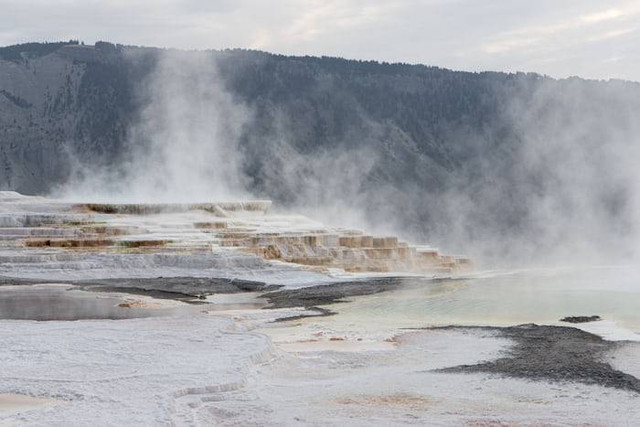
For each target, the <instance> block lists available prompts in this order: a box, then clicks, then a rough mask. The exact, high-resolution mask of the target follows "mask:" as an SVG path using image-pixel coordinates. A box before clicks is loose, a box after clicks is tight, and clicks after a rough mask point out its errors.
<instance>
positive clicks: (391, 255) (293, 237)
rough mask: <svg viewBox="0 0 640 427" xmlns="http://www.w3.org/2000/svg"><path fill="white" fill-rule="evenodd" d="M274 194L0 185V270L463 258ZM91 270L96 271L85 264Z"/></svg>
mask: <svg viewBox="0 0 640 427" xmlns="http://www.w3.org/2000/svg"><path fill="white" fill-rule="evenodd" d="M270 207H271V202H269V201H250V202H227V203H198V204H91V203H68V202H59V201H55V200H48V199H44V198H40V197H28V196H22V195H20V194H18V193H15V192H9V191H6V192H0V275H2V276H5V277H7V276H8V277H25V275H26V277H30V276H33V275H35V276H36V277H47V272H52V273H55V274H54V276H56V274H59V273H61V272H62V273H63V276H64V274H66V273H68V272H69V271H73V270H75V271H77V272H78V273H79V274H82V275H83V277H84V278H101V277H112V276H113V275H114V274H115V275H116V276H117V275H122V276H123V277H139V276H150V275H151V276H152V275H154V274H155V275H163V276H165V277H172V276H173V277H176V276H182V275H185V274H184V271H183V272H181V273H180V272H178V271H176V269H185V268H186V269H190V272H189V273H188V274H186V275H189V276H195V277H197V276H199V277H212V276H226V277H230V276H235V275H237V274H239V272H244V273H248V272H251V274H255V272H256V271H277V270H287V269H289V270H290V269H291V268H294V269H296V270H303V271H307V272H312V273H320V274H322V275H326V274H331V273H417V274H425V275H433V276H452V275H456V274H459V273H461V272H464V271H466V270H468V269H469V268H470V267H471V263H470V261H469V259H467V258H464V257H454V256H451V255H443V254H440V253H439V252H438V250H437V249H434V248H431V247H427V246H412V245H409V244H408V243H407V242H403V241H399V240H398V238H397V237H391V236H372V235H368V234H366V233H364V232H362V231H360V230H351V229H342V228H332V227H326V226H323V225H321V224H319V223H317V222H314V221H312V220H310V219H309V218H306V217H302V216H296V215H279V214H271V213H269V208H270ZM91 271H94V272H95V273H96V274H91V273H90V272H91Z"/></svg>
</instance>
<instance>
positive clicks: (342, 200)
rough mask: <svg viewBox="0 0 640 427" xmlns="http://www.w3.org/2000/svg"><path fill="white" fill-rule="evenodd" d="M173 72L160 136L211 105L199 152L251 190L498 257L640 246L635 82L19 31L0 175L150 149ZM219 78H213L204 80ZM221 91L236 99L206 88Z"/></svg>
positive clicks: (3, 179)
mask: <svg viewBox="0 0 640 427" xmlns="http://www.w3.org/2000/svg"><path fill="white" fill-rule="evenodd" d="M167 55H168V56H169V60H167V59H166V57H167ZM171 58H173V59H171ZM190 58H194V59H195V60H193V61H192V60H191V59H190ZM203 58H205V59H204V60H203ZM167 61H172V62H171V65H170V67H169V66H168V65H167ZM203 61H204V63H205V65H203ZM209 61H210V62H209ZM211 64H213V66H211V67H210V65H211ZM160 65H161V66H162V67H163V68H162V70H163V71H162V73H161V74H158V68H159V66H160ZM185 70H186V71H185ZM201 74H207V75H209V74H211V75H213V76H214V77H212V78H214V80H215V83H209V80H206V81H204V82H203V81H200V80H199V79H200V77H199V75H201ZM167 76H169V78H171V79H174V78H175V76H178V78H180V79H182V80H180V84H179V85H178V88H179V90H178V91H177V94H176V93H172V94H170V95H169V96H167V97H166V98H161V99H162V100H164V101H162V102H168V103H170V104H171V103H172V102H174V101H175V98H176V97H178V98H179V101H180V103H179V104H176V105H175V107H176V108H177V107H178V106H182V107H183V108H182V109H181V110H180V111H183V112H184V111H186V115H185V117H184V119H182V118H181V119H180V120H176V123H173V124H172V127H171V129H169V128H167V129H169V130H170V131H167V129H165V131H163V133H162V135H160V138H165V139H167V138H168V139H171V140H172V141H174V142H173V143H175V144H176V145H179V144H181V143H182V142H183V141H180V139H181V135H182V137H185V138H187V139H188V138H189V135H193V132H194V130H193V127H194V126H197V125H198V123H200V122H197V123H196V122H193V123H191V122H190V118H189V117H190V116H193V115H204V117H205V121H206V117H207V114H213V115H215V116H216V117H215V120H214V121H215V122H216V127H215V132H214V133H215V135H212V136H211V138H217V139H218V142H216V144H218V145H216V146H215V147H216V149H215V150H206V151H204V152H203V153H202V155H200V156H199V157H201V158H203V157H204V158H205V159H204V160H207V158H208V157H211V164H212V165H216V167H218V169H219V168H220V167H223V166H224V163H225V162H224V159H223V160H222V161H221V160H220V159H213V157H216V156H217V157H225V156H230V157H231V156H232V157H234V159H235V160H236V161H237V169H239V170H238V174H239V177H240V178H239V181H240V182H241V184H242V187H243V188H244V189H246V190H247V191H248V192H249V193H251V194H252V195H253V196H255V197H264V198H272V199H274V200H275V201H276V202H279V203H280V205H281V206H294V207H296V208H299V209H301V210H303V211H305V212H307V213H310V214H312V215H313V214H314V213H315V214H316V215H317V216H320V217H322V219H325V220H330V221H333V222H336V223H339V222H340V220H343V221H344V222H345V223H357V222H363V221H366V222H367V224H368V225H369V226H372V227H376V228H379V229H381V230H384V229H389V230H391V229H394V230H396V231H398V230H400V233H401V234H403V235H405V236H408V237H410V238H412V239H413V240H425V239H426V240H428V241H432V242H436V243H439V244H440V245H442V246H445V247H448V249H454V250H462V251H466V252H469V250H468V248H470V247H473V248H476V252H478V253H482V254H484V255H485V256H487V257H490V256H491V255H496V256H503V255H504V254H505V253H510V252H511V253H512V252H514V248H517V250H518V251H519V254H520V255H521V256H522V257H530V256H539V255H541V254H542V255H544V254H550V255H549V256H554V257H557V256H563V255H565V254H556V253H554V252H553V249H554V248H555V244H556V243H557V242H559V241H562V240H565V241H566V240H568V239H571V240H572V242H575V245H572V246H571V248H572V251H573V250H575V251H578V252H580V253H585V254H588V253H591V250H590V249H591V248H592V246H594V245H609V246H610V247H611V248H612V249H611V252H612V253H615V254H616V256H618V255H624V254H626V253H627V252H629V250H630V249H629V245H628V244H627V243H628V242H627V240H628V239H629V237H630V236H632V235H635V234H634V233H635V228H634V224H635V215H636V213H637V203H636V200H637V196H638V194H637V193H638V191H637V189H638V185H637V184H635V182H637V180H636V178H638V177H639V176H640V174H638V173H637V172H636V171H635V170H636V168H635V166H636V165H635V160H633V159H635V158H636V157H635V155H636V154H638V148H637V145H638V135H639V133H638V127H639V126H638V122H639V120H638V118H639V116H638V112H639V111H640V108H639V107H640V85H639V84H637V83H633V82H620V81H609V82H598V81H587V80H582V79H579V78H572V79H565V80H554V79H551V78H548V77H543V76H540V75H537V74H533V73H529V74H525V73H518V74H505V73H495V72H485V73H469V72H458V71H451V70H446V69H441V68H437V67H429V66H422V65H407V64H386V63H378V62H374V61H353V60H345V59H339V58H325V57H323V58H317V57H290V56H280V55H273V54H269V53H264V52H258V51H246V50H226V51H209V52H204V53H203V52H175V51H166V50H160V49H155V48H142V47H124V46H115V45H112V44H110V43H97V44H96V45H95V46H85V45H82V44H80V43H78V42H70V43H49V44H38V43H31V44H25V45H18V46H10V47H5V48H0V188H1V189H13V190H16V191H20V192H24V193H29V194H39V193H46V192H48V191H50V190H52V189H55V188H58V187H59V186H60V185H63V184H64V183H65V182H68V181H69V180H70V179H71V178H73V179H74V180H77V179H78V169H82V171H83V172H82V174H84V175H86V174H87V170H90V171H91V170H95V171H105V170H107V171H114V170H118V169H119V168H120V166H121V165H123V164H128V165H129V167H131V164H130V163H131V158H132V154H131V153H138V154H136V155H139V153H140V152H141V147H144V146H145V144H147V150H148V152H149V156H153V152H154V151H157V147H156V146H154V145H153V144H154V142H153V139H154V138H156V137H157V136H158V135H157V134H156V133H155V131H154V130H153V129H152V128H153V126H152V124H153V123H156V122H154V121H153V120H150V119H149V117H150V116H151V115H152V113H153V114H156V113H154V112H157V111H163V113H162V114H166V113H167V112H166V111H164V110H162V108H163V107H162V106H160V107H159V106H158V98H157V97H156V95H155V93H156V92H157V91H160V90H164V89H163V88H165V87H166V86H171V84H173V83H171V82H169V83H167V82H166V81H165V80H163V78H165V77H167ZM214 80H211V82H213V81H214ZM191 82H193V85H191ZM210 85H220V88H219V90H218V91H217V92H215V93H213V92H212V94H204V95H203V92H207V90H208V89H207V88H208V87H209V86H210ZM191 90H193V92H191ZM216 94H217V95H216ZM221 94H222V95H221ZM214 95H215V96H216V97H218V98H219V97H220V96H224V97H226V98H225V102H224V103H221V102H219V100H217V98H216V100H213V101H212V102H214V107H215V108H210V106H203V105H202V104H207V103H208V102H209V101H210V100H211V99H212V98H211V97H214ZM185 109H186V110H185ZM238 111H240V112H241V113H239V112H238ZM163 117H164V116H163ZM232 117H233V119H232ZM239 117H241V118H239ZM201 118H202V117H201ZM181 120H182V121H183V122H184V124H185V129H179V131H176V126H177V127H180V121H181ZM164 122H166V120H159V124H158V126H156V127H162V126H167V125H166V123H164ZM141 123H143V124H144V125H143V126H141ZM232 125H233V126H232ZM227 126H228V127H229V129H227V128H226V127H227ZM150 129H151V130H150ZM206 129H208V128H206ZM207 132H208V130H207ZM207 132H204V134H205V135H204V136H203V135H202V133H200V134H198V138H200V139H202V138H204V139H205V140H206V134H207ZM167 135H169V137H170V138H169V137H167ZM221 135H223V136H221ZM227 137H228V138H229V142H228V144H227V145H229V147H232V151H233V153H231V152H230V151H229V152H226V151H224V150H225V149H226V148H224V147H223V145H224V144H226V141H227ZM231 139H233V141H231ZM220 140H222V142H220ZM185 143H187V142H185ZM187 144H188V143H187ZM220 144H222V145H220ZM192 148H193V147H191V148H190V149H192ZM142 151H144V150H142ZM169 157H170V156H169ZM166 160H167V159H165V161H166ZM220 165H223V166H220ZM154 167H160V168H161V167H162V162H160V163H155V164H154ZM138 169H139V167H138ZM225 173H227V174H228V172H225ZM123 176H127V175H126V174H125V175H123ZM347 225H350V224H347ZM496 236H499V239H496ZM496 240H499V241H500V243H496ZM487 242H492V243H487ZM551 254H553V255H551Z"/></svg>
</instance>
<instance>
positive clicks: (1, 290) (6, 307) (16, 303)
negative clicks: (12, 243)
mask: <svg viewBox="0 0 640 427" xmlns="http://www.w3.org/2000/svg"><path fill="white" fill-rule="evenodd" d="M148 300H150V299H147V300H132V299H129V298H127V297H126V296H124V295H121V294H101V293H94V292H85V291H81V290H77V289H73V288H71V287H69V286H62V285H44V286H37V285H36V286H7V287H0V319H14V320H39V321H46V320H84V319H114V320H116V319H130V318H138V317H152V316H162V315H170V314H174V313H176V312H177V311H178V310H180V309H179V308H178V307H171V306H166V307H163V306H161V305H160V304H161V303H158V305H156V306H153V305H151V306H150V305H149V304H147V306H146V307H145V301H148Z"/></svg>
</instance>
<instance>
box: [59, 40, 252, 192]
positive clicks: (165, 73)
mask: <svg viewBox="0 0 640 427" xmlns="http://www.w3.org/2000/svg"><path fill="white" fill-rule="evenodd" d="M138 96H139V97H140V99H141V104H142V105H143V108H142V111H141V112H140V116H139V117H138V119H137V120H136V121H135V122H134V125H133V126H132V128H131V129H130V140H129V144H128V145H129V151H128V155H127V157H126V160H125V162H124V164H122V165H109V167H108V168H106V169H105V170H102V171H97V172H96V171H95V170H87V169H86V166H85V165H77V171H76V177H77V178H76V179H75V180H73V181H72V182H71V183H70V184H67V185H66V186H65V188H64V189H63V191H62V194H63V196H64V197H66V198H80V197H81V198H83V199H95V198H97V199H102V200H104V199H109V200H119V201H137V202H151V201H153V202H194V201H211V200H237V199H242V198H245V197H246V192H245V190H244V188H245V177H244V176H243V174H242V172H241V171H242V167H241V163H240V162H241V156H240V152H239V149H238V141H239V138H240V135H241V131H242V127H243V125H244V124H245V123H246V121H247V120H248V118H249V111H248V109H246V108H245V107H244V106H243V105H241V104H239V103H238V102H236V101H235V100H234V99H233V97H232V96H231V95H230V94H229V93H228V92H227V91H225V90H224V87H223V85H222V84H221V82H220V80H219V78H218V77H217V72H216V67H215V63H214V58H213V57H212V56H211V55H209V54H206V53H202V52H181V51H167V52H163V54H162V55H160V59H159V61H158V63H157V65H156V67H155V69H154V71H153V72H152V74H151V75H150V76H149V77H148V78H147V79H146V80H145V81H143V82H140V86H139V88H138Z"/></svg>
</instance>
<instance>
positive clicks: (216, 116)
mask: <svg viewBox="0 0 640 427" xmlns="http://www.w3.org/2000/svg"><path fill="white" fill-rule="evenodd" d="M629 85H632V83H624V84H623V83H616V82H609V83H604V82H600V83H599V82H585V81H583V80H579V79H575V80H568V81H556V80H552V79H541V80H540V81H538V82H536V83H535V84H533V85H529V86H527V85H524V84H523V87H522V88H520V90H519V91H516V92H515V93H516V95H513V96H512V98H511V99H509V101H508V102H507V103H506V104H505V105H502V108H501V110H500V112H499V115H500V116H499V117H498V118H497V120H496V123H497V122H501V123H502V126H503V127H504V129H507V130H508V132H511V133H512V135H511V138H510V139H509V144H507V145H505V146H497V145H495V144H492V142H493V140H492V138H494V137H495V135H497V134H499V133H500V132H501V131H502V130H501V129H502V128H500V129H495V128H494V129H488V130H487V131H486V132H485V133H483V134H481V135H479V134H472V133H469V134H468V135H466V136H465V138H467V140H468V145H467V147H471V148H468V149H469V150H470V152H469V153H467V156H468V157H469V159H470V160H468V161H467V163H465V164H462V165H461V166H460V167H459V169H458V170H453V171H450V173H449V175H448V176H447V182H442V183H440V182H438V183H436V184H437V185H433V186H421V185H418V184H416V185H412V184H411V183H407V184H406V185H404V184H403V186H402V187H401V188H399V187H397V186H394V185H393V184H392V183H391V182H390V181H389V180H385V179H384V173H386V171H387V170H388V166H389V165H390V164H393V161H399V160H398V159H394V158H393V156H394V147H393V146H385V144H388V141H387V140H386V139H385V138H387V137H388V135H389V132H390V131H389V129H388V126H387V124H385V123H378V122H376V121H375V120H372V119H371V118H370V117H368V116H367V115H366V114H365V113H364V112H362V111H356V115H357V116H358V119H357V122H358V123H357V125H356V123H354V125H353V126H352V129H351V130H350V131H349V132H347V136H346V137H345V138H348V139H350V140H356V141H357V143H356V144H351V145H349V146H347V145H345V144H335V145H332V146H329V147H323V148H322V149H316V150H314V151H312V152H311V154H310V153H305V152H303V151H301V150H300V149H299V148H296V144H295V142H296V141H295V138H297V136H296V133H295V132H293V130H294V129H295V126H296V123H295V121H293V120H292V119H291V118H290V117H287V116H286V114H285V113H284V112H283V111H279V110H278V109H277V108H275V109H274V110H273V111H271V112H270V113H271V114H272V119H273V120H272V128H271V130H270V131H269V132H265V133H264V134H261V133H260V131H259V128H258V127H251V125H252V124H253V120H254V111H253V107H252V106H251V105H249V104H245V103H243V102H240V101H238V100H237V99H236V98H234V96H232V95H231V94H230V93H229V91H227V90H225V85H224V82H223V81H222V79H220V78H219V76H218V72H217V71H216V64H215V56H213V55H211V54H208V53H197V52H174V51H169V52H165V53H164V54H163V55H162V57H161V58H160V60H159V61H158V64H157V67H156V69H155V70H154V72H153V73H152V74H151V76H150V77H149V78H148V80H147V81H145V82H142V83H141V86H140V97H141V99H142V104H143V105H144V108H143V109H142V110H141V112H140V116H139V118H138V120H137V121H136V122H135V124H134V126H133V127H132V129H131V131H130V141H129V146H130V150H129V152H128V159H127V161H126V162H124V164H123V165H120V166H117V167H116V168H115V169H114V166H113V165H111V166H110V168H108V169H105V170H103V171H101V172H97V171H95V170H91V171H87V170H86V169H84V168H83V166H82V165H78V170H77V173H76V177H77V179H75V180H73V181H72V182H70V183H69V184H68V185H67V186H66V187H65V188H64V189H63V191H62V194H63V195H64V196H65V197H67V198H80V197H82V198H85V199H87V198H96V197H98V198H102V199H104V198H110V199H117V200H131V201H165V202H179V201H197V200H200V201H201V200H221V199H225V200H228V199H242V198H250V197H269V198H275V199H276V200H277V201H279V202H281V203H280V204H281V205H284V206H289V207H290V208H292V209H295V210H296V211H297V212H302V213H306V214H308V215H310V216H312V217H314V218H317V219H320V220H323V221H325V222H329V223H331V224H335V225H343V226H355V227H358V228H366V229H368V230H369V231H374V232H379V233H389V232H394V233H395V234H398V235H400V236H401V237H404V238H406V239H408V240H410V241H412V242H413V243H420V242H424V241H427V242H430V243H432V244H434V245H438V246H440V247H441V248H444V249H446V250H453V251H456V252H460V253H466V254H470V255H472V256H473V257H474V258H475V259H476V261H478V260H480V261H481V260H484V261H488V262H490V263H502V264H504V263H508V262H513V263H518V264H530V263H539V262H543V263H553V264H565V263H588V262H598V263H603V262H620V261H623V260H628V259H629V258H630V257H632V256H634V255H635V254H636V252H637V250H638V249H640V248H639V245H638V242H639V241H640V236H639V235H638V228H637V221H638V218H640V204H639V201H640V197H639V196H640V172H638V170H639V168H638V166H639V165H638V159H639V158H640V157H639V155H640V153H639V152H638V151H639V150H640V145H639V144H638V142H639V141H638V135H640V122H639V121H638V120H637V118H638V117H640V115H639V113H640V100H638V99H637V97H634V93H637V91H634V92H633V93H630V92H629V91H628V88H629ZM636 89H637V88H636ZM256 129H258V130H256ZM469 141H470V142H469ZM415 143H418V142H415ZM381 147H383V148H382V149H381ZM248 150H252V152H251V156H249V155H248V154H247V152H248ZM474 150H475V151H474ZM256 162H257V164H258V166H256ZM251 164H253V166H251ZM252 167H253V168H255V167H259V168H260V171H261V177H260V179H261V182H256V177H254V176H251V173H246V172H245V171H247V170H250V169H251V168H252ZM436 167H437V165H434V167H433V170H435V168H436ZM431 172H432V171H431V170H430V169H428V168H427V169H426V170H425V171H422V172H421V173H423V175H420V176H424V177H426V178H424V179H431V178H429V176H430V175H429V174H430V173H431ZM433 176H434V177H436V176H437V175H436V174H435V172H434V173H433ZM435 179H437V178H434V180H435ZM435 187H437V188H436V189H433V188H435ZM427 188H430V189H427Z"/></svg>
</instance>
